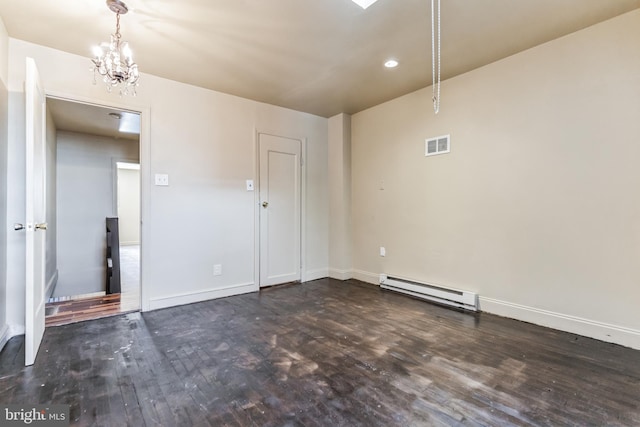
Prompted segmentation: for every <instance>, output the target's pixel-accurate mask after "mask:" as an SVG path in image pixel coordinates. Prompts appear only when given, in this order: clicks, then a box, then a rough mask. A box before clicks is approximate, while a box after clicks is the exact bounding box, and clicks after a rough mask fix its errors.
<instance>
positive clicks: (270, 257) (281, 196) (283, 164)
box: [259, 134, 302, 287]
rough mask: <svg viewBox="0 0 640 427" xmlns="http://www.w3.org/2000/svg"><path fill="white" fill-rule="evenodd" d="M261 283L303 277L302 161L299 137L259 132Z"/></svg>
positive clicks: (287, 280)
mask: <svg viewBox="0 0 640 427" xmlns="http://www.w3.org/2000/svg"><path fill="white" fill-rule="evenodd" d="M259 147H260V164H259V167H260V286H262V287H264V286H271V285H277V284H280V283H287V282H294V281H299V280H300V206H301V204H300V183H301V180H300V170H301V167H300V164H301V150H302V148H301V142H300V141H299V140H297V139H291V138H284V137H280V136H274V135H267V134H259Z"/></svg>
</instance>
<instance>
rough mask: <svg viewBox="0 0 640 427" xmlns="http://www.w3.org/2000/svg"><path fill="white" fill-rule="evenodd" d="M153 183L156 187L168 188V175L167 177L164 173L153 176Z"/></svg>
mask: <svg viewBox="0 0 640 427" xmlns="http://www.w3.org/2000/svg"><path fill="white" fill-rule="evenodd" d="M155 183H156V185H160V186H164V187H166V186H168V185H169V175H167V174H166V173H157V174H156V176H155Z"/></svg>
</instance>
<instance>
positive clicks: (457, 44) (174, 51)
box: [0, 0, 640, 117]
mask: <svg viewBox="0 0 640 427" xmlns="http://www.w3.org/2000/svg"><path fill="white" fill-rule="evenodd" d="M127 4H128V6H129V7H130V9H132V10H131V12H130V13H128V14H127V15H124V16H123V17H122V34H123V39H124V40H126V41H129V42H130V44H131V47H132V49H133V52H134V59H135V60H136V62H137V63H138V64H139V66H140V70H141V71H142V73H145V72H146V73H150V74H154V75H157V76H162V77H166V78H169V79H173V80H177V81H181V82H185V83H190V84H194V85H197V86H202V87H206V88H210V89H214V90H218V91H221V92H226V93H230V94H234V95H239V96H242V97H245V98H250V99H255V100H258V101H263V102H267V103H270V104H275V105H281V106H284V107H289V108H293V109H296V110H300V111H306V112H310V113H314V114H318V115H321V116H325V117H329V116H332V115H334V114H337V113H340V112H346V113H355V112H357V111H360V110H363V109H366V108H368V107H371V106H373V105H376V104H378V103H380V102H383V101H386V100H389V99H392V98H395V97H397V96H400V95H403V94H405V93H408V92H411V91H414V90H416V89H419V88H422V87H425V86H428V85H429V84H430V83H431V41H430V36H431V26H430V25H431V24H430V22H431V18H430V9H431V3H430V0H378V1H377V2H376V3H374V4H373V5H371V6H370V7H369V8H368V9H366V10H363V9H362V8H360V7H359V6H357V5H356V4H355V3H353V2H352V1H350V0H182V1H170V0H129V1H128V2H127ZM636 8H640V0H442V32H443V33H442V61H443V64H442V73H443V78H444V79H446V78H450V77H452V76H455V75H458V74H461V73H464V72H466V71H469V70H472V69H474V68H477V67H480V66H482V65H485V64H488V63H490V62H493V61H496V60H498V59H501V58H504V57H506V56H509V55H512V54H514V53H516V52H519V51H522V50H525V49H528V48H530V47H533V46H536V45H538V44H541V43H544V42H547V41H549V40H552V39H555V38H557V37H560V36H563V35H566V34H569V33H571V32H574V31H576V30H579V29H582V28H585V27H587V26H589V25H593V24H595V23H597V22H600V21H603V20H606V19H609V18H612V17H614V16H617V15H619V14H622V13H625V12H628V11H630V10H632V9H636ZM0 16H2V18H3V20H4V23H5V25H6V27H7V30H8V32H9V34H10V36H11V37H15V38H18V39H22V40H26V41H29V42H33V43H37V44H41V45H45V46H50V47H53V48H56V49H60V50H64V51H67V52H71V53H75V54H78V55H83V56H87V57H89V56H90V55H91V47H92V46H93V45H96V44H99V43H100V42H102V41H105V40H108V37H109V34H110V33H112V32H113V31H114V29H115V16H114V14H113V13H112V12H110V11H109V10H108V9H107V7H106V5H105V3H104V1H103V0H56V1H53V0H20V1H16V0H0ZM389 57H394V58H396V59H397V60H398V61H399V62H400V65H399V66H398V67H397V68H395V69H392V70H390V69H385V68H384V67H383V65H382V64H383V62H384V61H385V60H386V59H387V58H389ZM87 64H88V65H89V60H87ZM78 84H92V75H91V73H90V72H89V71H87V81H86V83H83V82H78ZM143 85H144V75H143V77H142V79H141V86H143ZM141 90H143V88H141Z"/></svg>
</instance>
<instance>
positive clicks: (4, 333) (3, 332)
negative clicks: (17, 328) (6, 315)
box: [0, 325, 11, 351]
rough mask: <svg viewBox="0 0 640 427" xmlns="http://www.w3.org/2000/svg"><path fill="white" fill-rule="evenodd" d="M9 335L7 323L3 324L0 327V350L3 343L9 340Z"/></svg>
mask: <svg viewBox="0 0 640 427" xmlns="http://www.w3.org/2000/svg"><path fill="white" fill-rule="evenodd" d="M10 338H11V335H9V325H3V326H2V329H0V351H2V349H3V348H4V345H5V344H6V343H7V341H9V339H10Z"/></svg>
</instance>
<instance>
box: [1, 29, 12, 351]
mask: <svg viewBox="0 0 640 427" xmlns="http://www.w3.org/2000/svg"><path fill="white" fill-rule="evenodd" d="M8 55H9V37H8V35H7V31H6V29H5V27H4V22H2V18H1V17H0V350H2V348H3V347H4V345H5V343H6V341H7V339H8V337H9V336H10V335H11V334H10V331H9V327H8V324H7V311H6V305H7V303H6V301H7V233H8V231H9V230H10V228H9V224H8V223H7V146H8V140H7V122H8V119H9V117H8V102H9V98H8V97H9V94H8V92H7V84H8V83H7V82H8V80H7V78H8V70H9V66H8V63H9V57H8Z"/></svg>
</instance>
